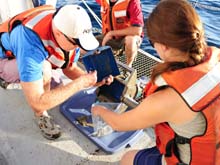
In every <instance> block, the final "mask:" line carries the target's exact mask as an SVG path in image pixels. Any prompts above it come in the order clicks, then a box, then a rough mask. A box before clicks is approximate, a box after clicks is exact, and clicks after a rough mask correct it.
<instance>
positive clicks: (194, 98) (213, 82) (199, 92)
mask: <svg viewBox="0 0 220 165" xmlns="http://www.w3.org/2000/svg"><path fill="white" fill-rule="evenodd" d="M219 67H220V63H218V64H217V65H216V66H215V67H214V68H212V69H211V70H210V71H209V72H208V73H207V74H206V75H204V76H203V77H202V78H200V79H199V80H198V81H197V82H196V83H194V84H193V85H192V86H191V87H189V88H188V89H187V90H186V91H184V92H183V93H182V96H183V97H184V98H185V100H186V101H187V103H188V104H189V105H190V106H193V105H194V104H196V103H197V102H198V101H199V100H200V99H201V98H202V97H204V96H205V95H207V94H208V93H209V92H210V91H211V90H212V89H213V88H214V87H216V86H217V85H218V84H219V83H220V75H219ZM204 84H205V85H204ZM219 88H220V86H219Z"/></svg>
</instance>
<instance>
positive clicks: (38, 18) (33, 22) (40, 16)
mask: <svg viewBox="0 0 220 165" xmlns="http://www.w3.org/2000/svg"><path fill="white" fill-rule="evenodd" d="M51 13H54V10H49V11H43V12H41V13H40V14H38V15H37V16H35V17H33V18H32V19H30V20H29V21H28V22H27V23H26V24H25V26H27V27H29V28H31V29H33V27H34V26H35V25H36V24H37V23H38V22H39V21H41V20H42V19H43V18H44V17H45V16H46V15H48V14H51Z"/></svg>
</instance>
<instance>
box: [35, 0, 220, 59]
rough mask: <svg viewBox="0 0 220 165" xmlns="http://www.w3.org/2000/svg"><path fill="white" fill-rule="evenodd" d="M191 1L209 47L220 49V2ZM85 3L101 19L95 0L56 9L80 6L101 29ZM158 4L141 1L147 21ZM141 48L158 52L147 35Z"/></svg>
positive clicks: (63, 0) (69, 0)
mask: <svg viewBox="0 0 220 165" xmlns="http://www.w3.org/2000/svg"><path fill="white" fill-rule="evenodd" d="M189 1H190V2H191V3H192V5H193V6H194V8H195V9H196V11H197V13H198V14H199V16H200V18H201V20H202V21H203V24H204V29H205V34H206V38H207V42H208V45H210V46H217V47H220V0H189ZM39 2H40V4H44V3H45V0H40V1H39ZM83 2H86V4H87V5H88V6H89V8H91V9H92V11H93V12H94V13H95V14H96V15H97V16H98V17H99V18H100V6H99V5H98V4H97V3H96V2H95V0H87V1H84V0H58V1H57V4H56V7H60V6H62V5H65V4H78V5H80V6H82V7H84V8H85V9H86V10H87V11H88V13H89V15H90V16H91V20H92V24H93V26H94V27H97V28H100V27H99V25H98V23H97V22H96V21H95V19H94V17H93V16H92V14H91V13H90V12H89V10H88V9H87V7H86V6H85V4H84V3H83ZM158 2H159V0H141V3H142V9H143V14H144V19H145V20H146V19H147V18H148V15H149V13H150V12H151V11H152V9H153V8H154V7H155V5H156V4H157V3H158ZM145 31H146V30H145ZM141 48H142V49H143V50H145V51H147V52H149V53H151V54H153V55H156V52H155V51H154V49H153V48H152V47H151V46H150V44H149V42H148V40H147V36H146V35H145V38H144V41H143V43H142V45H141Z"/></svg>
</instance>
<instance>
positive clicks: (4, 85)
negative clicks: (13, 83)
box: [0, 78, 9, 89]
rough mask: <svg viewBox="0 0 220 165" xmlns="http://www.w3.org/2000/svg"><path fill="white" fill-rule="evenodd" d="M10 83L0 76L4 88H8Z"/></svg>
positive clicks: (0, 84)
mask: <svg viewBox="0 0 220 165" xmlns="http://www.w3.org/2000/svg"><path fill="white" fill-rule="evenodd" d="M8 85H9V83H8V82H6V81H5V80H3V79H2V78H0V86H1V87H2V88H4V89H7V86H8Z"/></svg>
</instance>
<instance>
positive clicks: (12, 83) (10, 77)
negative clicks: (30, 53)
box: [0, 59, 21, 89]
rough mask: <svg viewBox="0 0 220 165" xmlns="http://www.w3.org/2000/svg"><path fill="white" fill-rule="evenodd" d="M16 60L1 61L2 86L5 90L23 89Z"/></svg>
mask: <svg viewBox="0 0 220 165" xmlns="http://www.w3.org/2000/svg"><path fill="white" fill-rule="evenodd" d="M19 82H20V79H19V74H18V69H17V64H16V60H15V59H12V60H8V59H0V86H1V87H2V88H4V89H21V85H20V83H19Z"/></svg>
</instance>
